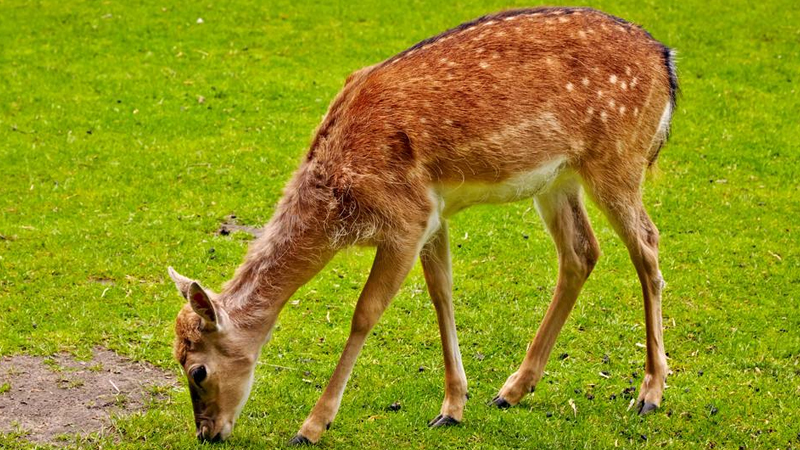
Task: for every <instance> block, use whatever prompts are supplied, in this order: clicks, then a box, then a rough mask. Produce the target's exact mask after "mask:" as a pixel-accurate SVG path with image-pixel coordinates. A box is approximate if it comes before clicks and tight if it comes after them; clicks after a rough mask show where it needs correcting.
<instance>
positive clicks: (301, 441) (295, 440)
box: [289, 433, 314, 445]
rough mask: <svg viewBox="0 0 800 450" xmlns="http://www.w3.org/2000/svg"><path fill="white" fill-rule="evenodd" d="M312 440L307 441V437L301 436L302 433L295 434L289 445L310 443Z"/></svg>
mask: <svg viewBox="0 0 800 450" xmlns="http://www.w3.org/2000/svg"><path fill="white" fill-rule="evenodd" d="M312 444H314V443H313V442H311V441H309V440H308V438H307V437H305V436H303V435H302V434H299V433H298V434H295V435H294V437H293V438H292V439H291V440H290V441H289V445H312Z"/></svg>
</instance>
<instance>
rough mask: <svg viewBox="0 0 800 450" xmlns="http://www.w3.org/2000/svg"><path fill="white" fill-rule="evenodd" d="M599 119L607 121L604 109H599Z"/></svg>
mask: <svg viewBox="0 0 800 450" xmlns="http://www.w3.org/2000/svg"><path fill="white" fill-rule="evenodd" d="M600 120H602V121H603V122H606V121H608V113H607V112H605V110H603V111H600Z"/></svg>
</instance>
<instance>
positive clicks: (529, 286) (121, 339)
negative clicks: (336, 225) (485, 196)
mask: <svg viewBox="0 0 800 450" xmlns="http://www.w3.org/2000/svg"><path fill="white" fill-rule="evenodd" d="M300 3H302V4H298V3H297V2H289V1H286V0H278V1H270V2H257V1H254V0H241V1H229V2H196V3H194V4H192V6H185V7H175V6H173V5H171V3H170V2H152V1H142V2H113V1H107V2H86V1H75V2H63V1H62V2H56V1H50V0H45V1H39V2H25V1H21V0H20V1H13V0H12V1H8V0H0V174H1V175H0V356H2V355H12V354H18V353H27V354H35V355H51V354H53V353H54V352H58V351H68V352H72V353H74V354H76V355H77V356H79V357H85V356H87V355H88V354H89V353H90V351H91V349H92V348H93V347H94V346H96V345H103V346H107V347H109V348H111V349H113V350H115V351H117V352H119V353H122V354H124V355H126V356H129V357H132V358H135V359H137V360H146V361H150V362H152V363H154V364H157V365H159V366H162V367H166V368H169V369H170V370H172V371H174V372H175V373H176V374H177V373H178V367H177V364H176V363H174V362H173V361H172V359H171V354H170V351H171V342H172V323H173V319H174V316H175V314H176V312H177V311H178V309H179V308H180V307H181V304H182V299H181V298H179V296H178V294H177V293H176V291H175V288H174V286H173V285H172V283H171V282H170V281H169V278H168V276H167V273H166V267H167V265H174V266H175V267H176V268H177V269H178V270H179V271H181V272H182V273H184V274H186V275H188V276H192V277H196V278H198V279H200V280H202V281H203V282H204V283H206V284H207V285H209V286H210V287H212V288H218V287H219V286H220V284H221V283H222V282H223V281H224V280H226V279H227V278H229V277H230V276H231V275H232V273H233V270H234V269H235V267H236V266H237V264H238V263H239V262H240V261H241V259H242V257H243V255H244V253H245V250H246V247H247V244H248V240H247V239H246V238H245V237H244V236H243V235H241V234H234V235H232V236H225V237H221V236H216V235H215V234H214V231H215V230H216V228H217V227H218V225H219V223H220V222H221V221H222V220H223V218H224V217H225V216H226V215H228V214H236V215H237V216H238V217H239V218H240V220H241V221H242V222H244V223H250V224H258V223H263V222H265V221H266V220H267V219H268V218H269V217H270V214H271V213H272V211H273V207H274V204H275V202H276V201H277V199H278V198H279V195H280V192H281V189H282V186H283V184H284V183H285V182H286V180H287V179H288V177H289V175H290V173H291V172H292V170H293V168H294V167H296V165H297V161H298V160H299V158H300V156H301V155H302V154H303V153H304V151H305V150H306V147H307V145H308V143H309V140H310V135H311V132H312V130H313V129H314V127H315V125H316V124H317V122H318V121H319V119H320V117H321V116H322V114H323V113H324V112H325V108H326V106H327V104H328V102H329V101H330V99H331V98H332V97H333V95H334V94H335V93H336V92H337V91H338V89H339V88H340V87H341V85H342V83H343V80H344V78H345V77H346V75H347V74H348V73H349V72H351V71H353V70H355V69H357V68H360V67H362V66H365V65H368V64H372V63H374V62H377V61H379V60H381V59H383V58H386V57H388V56H390V55H392V54H394V53H396V52H398V51H400V50H402V49H404V48H406V47H408V46H410V45H411V44H413V43H415V42H417V41H418V40H421V39H423V38H425V37H428V36H430V35H433V34H435V33H438V32H439V31H442V30H444V29H446V28H448V27H451V26H454V25H457V24H458V23H460V22H462V21H465V20H468V19H471V18H474V17H477V16H479V15H481V14H484V13H487V12H491V11H495V10H499V9H503V8H506V7H510V6H514V4H513V3H501V2H499V1H483V2H460V1H459V2H432V1H429V2H423V1H415V2H413V3H412V4H402V3H400V2H393V1H385V0H381V1H370V2H356V3H353V2H342V4H340V5H330V6H329V5H322V4H320V3H324V2H300ZM479 3H480V4H479ZM134 4H135V5H136V6H130V5H134ZM521 4H522V3H519V5H521ZM590 6H594V7H597V8H600V9H603V10H605V11H608V12H610V13H613V14H615V15H618V16H621V17H625V18H627V19H629V20H632V21H634V22H637V23H640V24H642V25H644V26H645V27H646V28H647V29H648V30H649V31H651V32H652V33H653V35H654V36H655V37H657V38H658V39H660V40H662V41H663V42H665V43H667V44H668V45H670V46H672V47H675V48H677V49H678V50H679V52H680V53H679V55H680V57H679V74H680V78H681V85H682V91H683V94H682V98H681V99H680V103H679V109H678V111H677V113H676V115H675V121H674V127H673V130H674V132H673V137H672V140H671V143H670V144H669V145H668V146H667V147H666V148H665V149H664V151H663V152H662V154H661V158H660V174H659V175H657V176H655V177H652V179H650V180H649V181H648V183H647V190H646V199H645V200H646V204H647V205H648V209H649V211H650V213H651V215H652V217H653V219H654V221H655V222H656V224H657V225H658V226H659V228H660V230H661V233H662V245H661V265H662V271H663V273H664V276H665V278H666V280H667V282H668V287H667V289H666V291H665V294H664V315H665V326H666V330H665V342H666V348H667V351H668V353H669V357H670V360H669V362H670V366H671V369H672V371H673V374H672V375H671V376H670V378H669V380H668V384H669V389H667V390H666V394H665V400H664V403H663V408H662V410H661V412H659V413H657V414H655V415H652V416H649V417H647V418H645V419H640V418H638V417H636V416H635V415H633V413H632V412H627V411H626V407H627V405H628V400H627V399H626V398H624V395H623V394H622V392H623V390H624V389H626V388H627V387H629V386H634V387H636V388H638V386H639V383H640V382H641V377H642V372H643V362H644V350H643V349H642V348H640V347H639V346H637V345H636V343H637V342H639V343H640V342H644V325H643V323H644V321H643V313H642V308H641V303H642V302H641V298H640V295H641V294H640V288H639V286H638V281H637V278H636V275H635V272H634V270H633V268H632V266H631V264H630V262H629V261H628V257H627V253H626V251H625V249H624V247H623V246H622V245H621V243H620V242H619V240H618V239H617V238H616V236H615V235H614V233H613V232H612V230H611V229H610V227H609V225H608V223H607V221H606V220H605V219H604V218H603V217H602V216H601V215H600V214H598V212H597V210H596V209H594V208H592V209H591V210H590V214H591V216H592V219H593V223H594V227H595V230H596V232H597V235H598V239H599V240H600V243H601V246H602V248H603V252H604V254H603V257H602V258H601V260H600V263H599V264H598V266H597V268H596V270H595V272H594V274H593V275H592V277H591V278H590V280H589V281H588V283H587V285H586V287H585V289H584V292H583V294H582V296H581V298H580V299H579V300H578V303H577V306H576V308H575V310H574V312H573V314H572V316H571V317H570V320H569V321H568V322H567V324H566V326H565V328H564V331H563V333H562V334H561V336H560V338H559V340H558V342H557V343H556V347H555V349H554V351H553V357H552V358H551V361H550V364H549V365H548V367H547V374H546V376H545V378H544V380H543V381H542V383H541V384H540V385H539V387H538V388H537V391H536V395H535V397H529V398H527V399H526V400H524V401H523V402H522V404H521V406H519V407H516V408H513V409H510V410H507V411H499V410H496V409H492V408H489V407H487V406H485V402H486V401H487V400H489V399H490V398H491V397H492V396H493V395H494V394H495V392H496V390H497V389H498V388H499V387H500V386H501V385H502V383H503V381H504V380H505V378H506V377H507V376H508V375H509V374H510V373H511V372H513V371H514V370H515V368H516V367H517V365H518V364H519V362H520V361H521V358H522V356H523V353H524V350H525V345H526V343H527V342H528V341H529V339H530V337H531V336H532V334H533V332H534V331H535V329H536V327H537V326H538V322H539V321H540V320H541V317H542V316H543V313H544V311H545V309H546V307H547V304H548V302H549V300H550V295H551V292H552V290H553V287H554V283H555V277H556V258H555V251H554V248H553V245H552V243H551V241H550V239H549V237H548V236H547V235H546V233H545V232H544V231H543V229H542V226H541V224H540V221H539V219H538V218H537V216H536V213H535V211H534V210H533V209H532V208H531V204H530V202H522V203H518V204H514V205H506V206H499V207H494V206H493V207H476V208H473V209H471V210H468V211H466V212H464V213H462V214H460V215H459V216H456V217H455V218H453V220H452V221H451V236H452V245H453V257H454V277H455V285H456V289H457V290H456V292H455V297H456V299H455V304H456V313H457V314H456V317H457V323H458V326H459V333H460V338H461V348H462V352H463V354H464V363H465V367H466V371H467V375H468V377H469V381H470V393H471V400H470V401H469V403H468V405H467V409H466V413H465V422H464V424H463V426H461V427H457V428H454V429H447V430H429V429H427V427H426V426H425V423H426V421H427V420H428V419H430V418H431V417H433V416H434V415H436V414H437V413H438V408H439V406H440V402H441V399H442V395H443V392H442V385H443V367H442V363H441V351H440V346H439V338H438V332H437V330H436V321H435V316H434V313H433V308H432V306H431V305H430V302H429V300H428V297H427V294H426V293H425V290H424V281H423V278H422V276H421V272H420V269H419V267H417V268H415V270H414V272H413V273H412V275H411V276H410V277H409V279H408V280H407V282H406V283H405V285H404V287H403V289H402V291H401V293H400V294H399V296H398V297H397V298H396V300H395V302H394V303H393V305H392V306H391V307H390V308H389V310H388V311H387V313H386V314H385V316H384V317H383V319H382V321H381V322H380V323H379V325H378V326H377V327H376V329H375V332H374V334H373V336H372V337H371V338H370V339H369V340H368V342H367V346H366V348H365V349H364V352H363V353H362V355H361V357H360V359H359V362H358V364H357V365H356V368H355V372H354V375H353V377H352V379H351V381H350V384H349V388H348V390H347V391H346V393H345V396H344V400H343V404H342V408H341V411H340V414H339V416H338V417H337V419H336V422H335V423H334V425H333V427H332V428H331V430H330V432H328V433H327V434H325V436H324V437H323V439H322V442H321V447H322V448H342V449H345V448H375V449H381V448H417V449H426V448H486V449H495V448H497V449H504V448H598V449H604V448H609V447H613V446H617V445H618V446H620V447H625V448H630V447H662V446H672V447H674V448H688V449H696V448H714V447H716V448H798V447H800V435H799V434H798V433H800V425H798V424H800V413H798V411H800V331H798V330H800V306H799V305H800V262H798V261H800V245H799V244H798V242H800V240H798V237H797V236H798V234H800V229H799V228H798V217H800V206H799V205H800V187H799V186H800V185H798V183H797V179H796V178H795V177H796V176H797V175H798V173H800V172H799V169H800V163H798V160H799V159H798V158H799V157H800V151H799V150H798V148H799V147H800V127H798V117H800V94H799V93H798V92H797V90H798V86H800V25H798V24H800V7H799V6H798V3H797V2H796V1H792V0H782V1H777V0H776V1H769V0H768V1H764V2H757V3H745V2H743V1H735V2H734V1H720V0H711V1H708V2H707V1H699V0H687V1H684V2H680V3H677V2H676V3H675V4H664V3H662V2H657V1H654V0H647V1H645V2H635V1H631V0H621V1H611V0H602V1H594V2H591V3H590ZM198 18H202V19H203V22H204V23H202V24H198V23H197V19H198ZM200 97H202V98H203V99H204V101H203V102H200V101H199V99H200ZM523 235H526V236H529V238H528V239H525V238H524V237H523ZM372 255H373V251H372V250H369V249H356V250H352V251H350V252H347V253H343V254H341V255H339V256H338V257H337V258H336V259H335V260H334V261H333V262H332V263H331V264H330V265H329V266H328V267H327V268H326V269H325V270H324V271H323V272H322V273H321V274H320V275H319V276H318V277H317V278H316V279H315V280H313V281H312V282H311V283H309V284H308V285H307V286H306V287H305V288H303V289H302V290H301V291H300V292H299V293H298V294H297V295H296V296H295V300H298V301H299V303H298V304H296V305H288V306H287V308H286V309H285V310H284V313H283V315H282V316H281V321H280V323H279V326H278V328H277V329H276V332H275V333H274V340H273V342H272V343H270V344H269V345H268V346H267V347H266V348H265V349H264V351H263V355H262V358H261V361H262V363H264V364H262V365H260V366H259V369H258V371H257V383H256V386H255V388H254V391H253V394H252V396H251V400H250V402H249V403H248V404H247V406H246V407H245V409H244V412H243V414H242V417H241V419H240V420H239V423H238V425H237V429H236V432H235V433H234V436H233V439H232V440H231V441H229V443H227V444H223V445H221V446H219V448H272V447H281V446H283V445H285V442H286V441H287V440H288V439H289V438H290V437H291V436H292V435H293V434H294V432H295V431H296V430H297V429H298V428H299V426H300V424H301V423H302V421H303V419H304V418H305V416H306V415H307V413H308V412H309V410H310V408H311V406H312V405H313V403H314V402H315V401H316V399H317V397H318V396H319V395H320V393H321V389H320V386H324V385H325V383H326V381H327V377H328V376H329V375H330V373H331V372H332V370H333V367H334V365H335V363H336V360H337V357H338V354H339V352H340V350H341V348H342V347H343V345H344V341H345V339H346V333H347V331H348V328H349V317H350V314H351V312H352V309H353V305H354V302H355V300H356V298H357V295H358V290H359V288H360V286H362V284H363V283H364V281H365V279H366V276H367V270H368V268H369V265H370V262H371V257H372ZM328 315H329V317H330V322H328V320H327V319H326V317H327V316H328ZM563 353H567V354H568V355H569V357H567V358H565V359H560V358H559V355H561V354H563ZM604 355H608V357H609V361H608V363H604V362H603V357H604ZM270 364H271V365H270ZM275 365H277V366H285V367H291V368H293V369H294V370H287V369H280V368H276V367H274V366H275ZM420 366H422V367H424V368H425V370H424V371H419V370H418V368H419V367H420ZM600 371H607V372H609V373H610V375H611V377H610V378H609V379H604V378H602V377H600V376H599V375H598V372H600ZM305 380H310V381H311V382H310V383H309V382H306V381H305ZM587 393H591V394H593V395H594V399H593V400H589V399H588V398H587ZM612 395H616V398H615V399H611V397H612ZM570 399H573V400H574V402H575V404H576V406H577V416H574V415H573V412H572V409H571V407H570V406H569V400H570ZM395 401H399V402H400V403H401V404H402V409H401V410H400V411H397V412H389V411H386V409H385V408H386V407H387V406H388V405H390V404H391V403H393V402H395ZM192 426H193V424H192V419H191V407H190V403H189V396H188V394H187V393H186V392H183V391H180V392H174V393H172V394H171V395H170V400H168V401H166V402H163V403H158V404H156V405H155V407H154V408H153V409H151V410H150V411H149V412H147V413H145V414H141V415H134V416H132V417H127V418H121V419H119V420H117V421H116V427H117V429H118V431H119V433H118V434H114V435H111V436H109V437H105V438H98V437H89V438H86V439H83V440H80V441H77V442H76V443H75V444H74V445H76V446H80V447H84V448H108V447H116V448H131V449H138V448H159V449H178V448H181V449H182V448H195V447H196V446H197V444H196V443H195V440H194V435H193V430H192ZM0 447H7V448H28V445H27V444H25V443H24V441H21V440H17V439H15V437H14V436H13V435H7V436H4V437H0Z"/></svg>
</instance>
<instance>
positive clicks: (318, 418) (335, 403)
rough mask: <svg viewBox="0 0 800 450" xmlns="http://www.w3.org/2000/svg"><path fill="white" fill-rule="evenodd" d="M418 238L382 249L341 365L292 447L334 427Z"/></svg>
mask: <svg viewBox="0 0 800 450" xmlns="http://www.w3.org/2000/svg"><path fill="white" fill-rule="evenodd" d="M412 234H413V233H412ZM417 237H418V238H419V239H417V240H415V239H406V240H405V242H404V243H394V244H391V245H382V246H378V251H377V253H376V254H375V261H374V262H373V265H372V270H371V271H370V274H369V278H367V283H366V285H365V286H364V290H363V291H362V292H361V296H360V297H359V299H358V303H357V304H356V309H355V312H354V313H353V320H352V324H351V327H350V336H349V337H348V338H347V343H346V344H345V348H344V351H343V352H342V355H341V357H340V358H339V363H338V364H337V365H336V369H335V370H334V372H333V375H332V376H331V379H330V382H329V383H328V386H327V387H326V388H325V392H324V393H323V394H322V396H321V397H320V398H319V400H318V401H317V404H316V405H315V406H314V408H313V409H312V411H311V414H309V416H308V418H306V420H305V422H303V425H302V427H300V431H299V432H298V433H297V434H296V435H295V436H294V437H293V438H292V440H291V441H290V444H294V445H300V444H309V443H316V442H317V441H319V439H320V437H321V436H322V433H324V432H325V430H326V429H327V428H328V427H330V424H331V422H333V419H334V418H335V417H336V413H337V411H338V410H339V405H340V404H341V401H342V394H343V393H344V388H345V385H346V384H347V379H348V378H349V377H350V373H351V372H352V370H353V366H354V365H355V363H356V358H357V357H358V354H359V352H360V351H361V348H362V347H363V346H364V342H365V341H366V339H367V336H368V335H369V332H370V330H372V327H373V326H375V324H376V323H377V322H378V319H379V318H380V316H381V314H383V311H384V310H385V309H386V307H387V306H388V305H389V303H390V302H391V300H392V298H394V296H395V294H396V293H397V291H398V290H399V289H400V285H401V284H402V283H403V280H404V279H405V278H406V276H407V275H408V272H409V271H410V270H411V267H412V266H413V265H414V260H415V259H416V257H417V255H418V254H419V249H420V247H421V243H420V241H421V240H422V231H420V232H419V233H417Z"/></svg>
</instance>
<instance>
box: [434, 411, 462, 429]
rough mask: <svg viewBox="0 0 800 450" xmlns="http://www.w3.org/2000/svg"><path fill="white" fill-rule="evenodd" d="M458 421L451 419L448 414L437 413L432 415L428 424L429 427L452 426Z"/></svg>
mask: <svg viewBox="0 0 800 450" xmlns="http://www.w3.org/2000/svg"><path fill="white" fill-rule="evenodd" d="M460 423H461V422H459V421H457V420H456V419H453V418H452V417H450V416H445V415H442V414H439V415H438V416H436V417H434V418H433V420H431V421H430V422H428V426H429V427H431V428H439V427H452V426H455V425H458V424H460Z"/></svg>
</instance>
